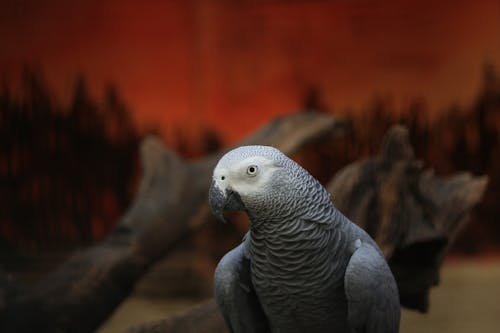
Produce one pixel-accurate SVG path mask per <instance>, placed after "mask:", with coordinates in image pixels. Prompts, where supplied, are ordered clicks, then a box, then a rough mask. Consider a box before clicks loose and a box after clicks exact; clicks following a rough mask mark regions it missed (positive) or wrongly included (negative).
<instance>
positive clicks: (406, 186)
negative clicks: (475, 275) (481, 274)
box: [328, 126, 488, 312]
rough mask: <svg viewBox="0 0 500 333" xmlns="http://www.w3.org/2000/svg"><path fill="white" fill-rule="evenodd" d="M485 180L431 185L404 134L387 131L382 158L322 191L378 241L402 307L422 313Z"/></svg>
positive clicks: (437, 180)
mask: <svg viewBox="0 0 500 333" xmlns="http://www.w3.org/2000/svg"><path fill="white" fill-rule="evenodd" d="M487 183H488V178H487V177H486V176H483V177H473V176H472V175H471V174H470V173H458V174H455V175H453V176H449V177H437V176H435V175H434V174H433V173H432V171H430V170H424V169H423V167H422V164H421V163H420V162H419V161H418V160H416V159H415V156H414V153H413V148H412V146H411V145H410V141H409V136H408V130H407V129H406V128H404V127H402V126H393V127H392V128H391V129H390V130H389V131H388V133H387V134H386V136H385V138H384V142H383V144H382V149H381V154H380V155H379V156H377V157H374V158H372V159H368V160H366V161H361V162H356V163H353V164H351V165H349V166H347V167H345V168H344V169H342V170H340V171H339V172H338V173H337V175H336V176H335V177H334V179H333V180H332V181H331V182H330V184H329V185H328V190H329V191H330V193H332V195H333V200H334V202H335V205H336V206H337V208H338V209H339V210H340V211H342V212H343V213H344V214H345V215H347V216H348V217H349V218H350V219H351V220H352V221H353V222H355V223H357V224H358V225H359V226H361V227H362V228H363V229H365V230H366V231H368V233H370V235H371V236H372V237H373V238H374V239H375V240H376V241H377V243H378V244H379V246H380V247H381V249H382V251H383V252H384V255H385V256H386V258H387V260H388V262H389V265H390V266H391V269H392V271H393V273H394V275H395V277H396V280H397V282H398V286H399V291H400V298H401V304H402V305H403V306H406V307H408V308H411V309H416V310H419V311H422V312H426V311H427V310H428V307H429V290H430V288H431V287H432V286H435V285H437V284H438V282H439V269H440V267H441V264H442V261H443V258H444V256H445V253H446V250H447V249H448V248H449V246H450V244H451V243H452V242H453V241H454V239H455V237H456V235H457V233H458V231H459V230H460V229H461V228H462V227H463V225H464V224H465V223H466V222H467V220H468V217H469V216H468V214H469V212H470V210H471V209H472V208H473V207H474V206H475V205H476V204H477V203H478V202H479V200H480V199H481V197H482V195H483V193H484V191H485V189H486V185H487Z"/></svg>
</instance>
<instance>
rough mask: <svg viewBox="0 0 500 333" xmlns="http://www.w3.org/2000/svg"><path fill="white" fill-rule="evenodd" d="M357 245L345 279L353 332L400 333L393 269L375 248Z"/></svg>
mask: <svg viewBox="0 0 500 333" xmlns="http://www.w3.org/2000/svg"><path fill="white" fill-rule="evenodd" d="M356 245H357V246H356V247H357V249H355V251H354V253H353V254H352V256H351V259H350V260H349V264H348V265H347V269H346V273H345V277H344V286H345V292H346V297H347V306H348V323H349V327H350V328H351V332H356V333H396V332H399V318H400V304H399V296H398V290H397V285H396V282H395V280H394V278H393V276H392V274H391V271H390V268H389V266H388V265H387V263H386V261H385V259H384V258H383V257H382V255H381V254H380V252H379V251H377V250H376V249H375V248H374V247H373V246H372V245H370V244H368V243H361V241H360V240H357V241H356Z"/></svg>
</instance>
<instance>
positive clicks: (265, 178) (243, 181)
mask: <svg viewBox="0 0 500 333" xmlns="http://www.w3.org/2000/svg"><path fill="white" fill-rule="evenodd" d="M278 168H280V166H279V165H278V164H277V163H276V162H275V161H273V160H270V159H268V158H266V157H263V156H253V157H249V158H246V159H244V160H242V161H238V162H236V163H234V164H233V165H230V166H227V165H226V166H224V167H222V166H217V167H216V168H215V170H214V180H215V182H216V184H217V185H218V187H219V188H220V189H221V190H225V189H226V188H231V189H233V190H234V191H236V192H238V193H239V194H240V196H241V197H244V196H246V195H250V194H252V193H258V192H260V191H262V190H264V189H265V188H266V184H267V183H268V182H269V180H270V178H271V177H272V175H273V173H274V171H276V170H277V169H278Z"/></svg>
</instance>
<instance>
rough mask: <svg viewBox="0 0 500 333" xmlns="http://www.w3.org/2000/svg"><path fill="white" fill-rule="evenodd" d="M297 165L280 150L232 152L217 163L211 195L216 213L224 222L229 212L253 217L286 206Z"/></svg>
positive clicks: (261, 148) (264, 148)
mask: <svg viewBox="0 0 500 333" xmlns="http://www.w3.org/2000/svg"><path fill="white" fill-rule="evenodd" d="M294 165H296V166H297V167H299V168H300V166H298V164H296V163H295V162H293V161H292V160H290V159H289V158H288V157H286V156H285V155H284V154H283V153H282V152H280V151H279V150H278V149H276V148H273V147H268V146H242V147H238V148H236V149H233V150H231V151H229V152H228V153H227V154H226V155H224V156H223V157H222V158H221V159H220V161H219V162H218V163H217V165H216V167H215V169H214V173H213V178H212V185H211V187H210V192H209V203H210V207H211V208H212V212H213V213H214V215H215V216H216V217H217V219H219V220H220V221H223V222H224V216H223V212H224V211H225V210H244V211H246V212H247V213H248V214H249V215H251V216H252V215H255V214H256V213H257V212H259V211H269V210H270V209H272V207H275V208H276V209H278V208H279V206H282V202H283V201H285V200H286V197H287V193H290V192H287V191H291V187H290V184H292V183H293V182H291V181H290V178H291V177H292V175H293V170H292V169H293V168H294Z"/></svg>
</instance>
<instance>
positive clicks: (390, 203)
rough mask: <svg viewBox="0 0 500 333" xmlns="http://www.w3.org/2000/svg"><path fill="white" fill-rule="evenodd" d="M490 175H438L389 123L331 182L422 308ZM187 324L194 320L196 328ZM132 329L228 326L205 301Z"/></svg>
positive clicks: (406, 297)
mask: <svg viewBox="0 0 500 333" xmlns="http://www.w3.org/2000/svg"><path fill="white" fill-rule="evenodd" d="M487 183H488V179H487V177H473V176H472V175H471V174H469V173H459V174H456V175H453V176H450V177H444V178H442V177H437V176H435V175H434V174H433V173H432V171H430V170H424V169H423V167H422V164H421V163H420V162H419V161H417V160H416V159H415V156H414V153H413V148H412V147H411V145H410V143H409V138H408V131H407V129H406V128H404V127H401V126H394V127H393V128H391V129H390V130H389V131H388V133H387V135H386V137H385V140H384V142H383V144H382V149H381V154H380V155H379V156H376V157H374V158H371V159H367V160H365V161H360V162H355V163H352V164H350V165H349V166H346V167H345V168H344V169H342V170H340V171H339V172H338V173H337V174H336V176H335V177H334V178H333V179H332V181H331V182H330V183H329V185H328V190H329V191H330V193H332V196H333V200H334V202H335V204H336V206H337V208H339V209H340V210H341V211H342V212H344V214H346V215H347V216H349V218H350V219H351V220H352V221H354V222H356V223H357V224H359V225H360V226H361V227H363V228H364V229H365V230H367V231H368V232H369V233H370V234H371V235H372V237H374V239H375V240H376V241H377V242H378V244H379V245H380V246H381V248H382V250H383V252H384V254H385V256H386V258H387V259H388V262H389V264H390V266H391V269H392V270H393V272H394V274H395V277H396V280H397V283H398V286H399V289H400V294H401V303H402V305H403V306H406V307H409V308H411V309H416V310H419V311H422V312H425V311H427V309H428V306H429V303H428V294H429V291H430V288H431V287H432V286H435V285H437V284H438V282H439V269H440V267H441V264H442V261H443V258H444V255H445V253H446V250H447V249H448V248H449V246H450V244H451V243H452V242H453V240H454V239H455V236H456V235H457V233H458V231H459V230H460V229H461V227H462V226H463V225H464V224H465V223H466V222H467V220H468V214H469V212H470V210H471V208H472V207H473V206H474V205H475V204H477V203H478V202H479V200H480V199H481V197H482V195H483V193H484V191H485V189H486V185H487ZM192 322H197V323H198V324H197V325H196V327H193V326H192ZM128 332H129V333H132V332H133V333H149V332H155V333H156V332H158V333H159V332H162V333H173V332H207V333H211V332H228V330H227V328H226V327H225V325H224V321H223V319H222V316H221V315H220V313H219V312H218V310H217V307H216V306H215V303H214V302H213V301H210V302H208V303H204V304H202V305H200V306H198V307H196V308H193V309H190V310H188V311H186V312H185V313H183V314H180V315H176V316H173V317H169V318H167V319H165V320H161V321H156V322H151V323H144V324H142V325H138V326H135V327H132V328H131V329H130V330H129V331H128Z"/></svg>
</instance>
